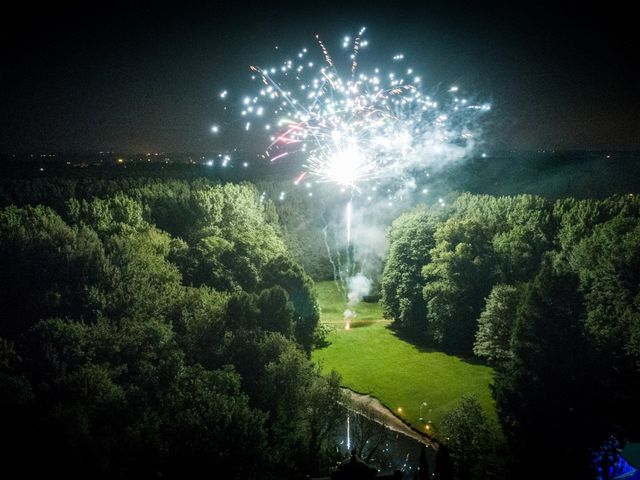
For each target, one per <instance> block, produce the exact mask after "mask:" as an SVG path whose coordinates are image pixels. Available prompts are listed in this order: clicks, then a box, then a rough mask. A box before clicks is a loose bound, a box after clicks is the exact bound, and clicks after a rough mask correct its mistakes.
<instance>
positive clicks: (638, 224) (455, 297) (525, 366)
mask: <svg viewBox="0 0 640 480" xmlns="http://www.w3.org/2000/svg"><path fill="white" fill-rule="evenodd" d="M389 240H390V249H389V255H388V259H387V262H386V265H385V269H384V273H383V279H382V291H383V300H384V309H385V315H386V316H387V317H388V318H390V319H393V320H394V326H395V327H396V328H397V329H398V330H400V331H401V332H403V333H404V334H406V335H410V336H412V337H413V338H414V339H417V340H419V341H422V342H425V343H427V344H428V345H431V346H434V347H436V348H439V349H444V350H447V351H450V352H453V353H457V354H461V355H464V356H472V355H474V354H475V355H476V356H477V357H480V358H481V359H483V360H485V361H486V362H488V363H489V364H490V365H492V366H493V367H494V368H495V370H496V377H495V384H494V385H493V395H494V398H495V400H496V405H497V409H498V416H499V420H500V423H501V426H502V430H503V432H504V436H505V438H506V440H507V444H508V448H509V453H510V455H509V458H510V462H511V464H510V465H509V468H510V476H513V477H514V478H516V477H517V478H529V477H531V478H540V476H544V477H545V478H590V477H591V476H592V475H593V470H592V465H591V464H592V461H591V460H592V457H591V453H590V452H592V451H593V449H596V448H597V447H598V446H599V445H601V444H602V443H603V442H604V441H605V440H606V438H608V436H609V435H612V434H615V435H618V436H619V437H620V438H621V439H625V438H628V437H627V436H631V437H632V438H633V437H634V436H637V435H638V434H639V433H640V413H639V411H638V408H637V406H638V405H640V389H638V388H637V386H638V385H639V384H640V200H639V199H638V197H637V196H634V195H626V196H616V197H610V198H607V199H604V200H599V201H598V200H575V199H572V198H567V199H562V200H558V201H556V202H554V203H551V202H549V201H546V200H544V199H543V198H540V197H535V196H529V195H521V196H514V197H492V196H474V195H469V194H465V195H462V196H460V197H459V198H458V199H457V200H456V201H455V202H454V204H453V205H452V206H451V208H450V209H448V210H446V211H443V210H439V211H434V210H432V209H429V208H427V207H419V208H416V209H414V210H413V211H411V212H409V213H406V214H404V215H403V216H401V217H400V218H398V219H397V220H396V221H395V222H394V224H393V226H392V228H391V230H390V232H389ZM425 374H428V373H427V372H425ZM551 465H555V466H557V467H554V468H552V467H551ZM535 466H540V468H542V469H544V473H541V471H540V469H536V468H533V467H535Z"/></svg>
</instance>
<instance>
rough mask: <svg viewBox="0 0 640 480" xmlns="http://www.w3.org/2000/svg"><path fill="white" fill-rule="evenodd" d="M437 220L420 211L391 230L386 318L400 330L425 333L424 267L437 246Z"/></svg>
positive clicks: (384, 294) (385, 289) (385, 277)
mask: <svg viewBox="0 0 640 480" xmlns="http://www.w3.org/2000/svg"><path fill="white" fill-rule="evenodd" d="M436 225H437V217H436V216H435V215H434V214H433V212H431V211H430V210H428V209H426V208H424V207H421V208H417V209H415V210H414V211H412V212H409V213H405V214H403V215H402V216H400V217H399V218H398V219H396V220H395V221H394V222H393V225H392V226H391V229H390V230H389V234H388V239H389V253H388V255H387V259H386V261H385V265H384V271H383V274H382V281H381V291H382V303H383V309H384V310H383V312H384V316H385V318H390V319H392V320H393V321H394V325H395V326H397V327H399V328H400V329H403V330H407V331H413V332H414V334H418V335H420V336H422V335H424V333H425V317H426V303H425V300H424V297H423V295H422V289H423V287H424V283H425V281H424V277H423V276H422V267H423V266H424V265H426V264H428V263H429V262H430V259H431V255H430V251H431V249H433V247H434V246H435V239H434V234H435V231H436Z"/></svg>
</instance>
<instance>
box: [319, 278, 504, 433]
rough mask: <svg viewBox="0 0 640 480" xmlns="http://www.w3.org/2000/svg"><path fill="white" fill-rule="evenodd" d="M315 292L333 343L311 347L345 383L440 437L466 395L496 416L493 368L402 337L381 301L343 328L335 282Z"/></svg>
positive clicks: (342, 303)
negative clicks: (446, 420) (442, 423)
mask: <svg viewBox="0 0 640 480" xmlns="http://www.w3.org/2000/svg"><path fill="white" fill-rule="evenodd" d="M316 291H317V293H318V300H319V303H320V307H321V321H323V322H325V323H328V324H330V325H332V326H333V330H332V331H331V333H330V334H329V335H328V338H327V340H328V341H329V342H330V345H329V346H328V347H325V348H321V349H317V350H315V351H314V352H313V360H314V361H315V362H316V363H317V364H318V365H319V366H320V368H321V369H322V371H323V372H324V373H328V372H330V371H331V370H336V371H337V372H338V373H340V375H341V376H342V383H343V385H344V386H346V387H349V388H351V389H352V390H355V391H357V392H360V393H368V394H370V395H372V396H374V397H376V398H378V399H379V400H380V402H382V403H383V404H384V405H385V406H387V407H388V408H390V409H391V410H393V411H395V412H397V414H398V416H400V417H401V418H403V419H404V420H405V421H406V422H408V423H409V424H411V425H412V426H413V427H414V428H416V429H418V430H423V429H424V427H425V422H426V421H429V420H431V421H432V422H433V426H434V427H435V428H432V429H431V433H432V434H435V435H436V436H437V434H438V425H439V422H440V420H441V419H442V416H443V415H444V414H445V413H446V412H447V411H448V410H450V409H451V408H453V407H454V406H456V405H457V403H458V401H459V400H460V398H461V397H462V396H463V395H465V394H473V395H476V396H477V398H478V400H479V401H480V403H481V404H482V406H483V408H484V410H485V412H487V414H488V416H489V418H491V419H493V420H495V419H496V413H495V406H494V402H493V399H492V398H491V392H490V389H489V384H490V383H491V381H492V379H493V370H492V369H491V368H489V367H487V366H484V365H478V364H473V363H470V362H468V361H465V360H464V359H461V358H459V357H455V356H452V355H447V354H445V353H442V352H437V351H427V350H423V349H421V348H419V347H416V346H415V345H413V344H410V343H407V342H405V341H403V340H401V339H400V338H398V337H397V336H396V335H395V334H394V332H393V331H392V330H390V329H389V328H387V327H388V325H389V321H386V320H383V319H382V307H381V305H379V304H369V303H363V302H361V303H360V304H358V305H356V307H355V310H356V312H357V317H356V319H355V321H353V322H352V323H351V328H350V329H349V330H345V329H344V322H343V319H342V313H343V312H344V310H345V308H346V306H345V301H344V300H343V298H342V296H341V295H340V294H339V292H338V291H337V289H336V286H335V284H334V283H333V282H319V283H317V284H316ZM423 403H426V404H427V406H423V405H422V404H423ZM398 408H401V409H402V410H401V411H400V412H399V413H398ZM421 417H422V418H423V420H420V418H421Z"/></svg>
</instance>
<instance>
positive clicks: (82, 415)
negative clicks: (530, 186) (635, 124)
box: [0, 176, 640, 478]
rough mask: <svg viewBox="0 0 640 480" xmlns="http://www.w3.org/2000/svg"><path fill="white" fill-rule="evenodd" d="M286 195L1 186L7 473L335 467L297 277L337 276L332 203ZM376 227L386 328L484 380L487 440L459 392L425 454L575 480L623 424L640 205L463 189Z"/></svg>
mask: <svg viewBox="0 0 640 480" xmlns="http://www.w3.org/2000/svg"><path fill="white" fill-rule="evenodd" d="M280 188H282V187H281V184H280V183H278V182H277V181H271V180H270V181H265V182H263V183H261V184H260V183H259V184H257V185H255V184H249V183H240V184H238V183H216V182H213V181H210V180H204V179H196V180H172V179H161V178H144V177H137V176H131V177H126V176H125V177H122V178H114V179H110V180H108V179H95V178H81V179H69V178H50V179H46V178H40V179H37V178H36V179H25V180H15V179H14V180H7V181H4V182H2V183H1V184H0V272H1V273H0V305H2V321H1V322H0V391H2V396H1V397H0V431H1V432H2V434H1V435H0V436H1V437H2V442H3V445H2V451H3V457H4V458H6V462H5V463H6V465H7V466H6V467H5V468H17V469H18V470H17V471H21V472H24V474H26V475H31V474H41V475H42V474H48V475H53V474H54V473H59V474H63V475H64V476H65V477H67V478H81V477H82V478H87V477H91V478H134V477H135V478H150V477H154V478H157V477H165V478H177V477H180V478H185V477H186V476H187V475H191V476H193V478H211V477H213V478H216V476H218V475H219V473H220V472H222V471H225V472H234V475H235V478H256V477H260V478H285V477H303V476H304V475H306V474H317V473H318V472H320V471H321V465H327V464H328V463H329V462H330V461H331V460H332V459H335V456H336V449H335V445H334V436H333V432H334V430H335V428H336V425H337V422H338V421H340V418H341V414H340V411H341V410H340V409H341V407H340V405H339V402H343V401H344V399H343V398H342V393H341V391H340V388H339V386H340V378H339V377H338V376H337V374H333V375H330V376H329V377H321V376H320V375H319V374H318V370H317V367H315V366H314V365H313V364H312V363H311V362H310V360H309V353H310V351H311V350H312V349H313V347H314V345H318V344H321V343H322V342H323V328H322V326H321V325H320V324H319V311H318V305H317V302H316V299H315V294H314V291H313V281H312V279H311V278H312V277H313V278H315V279H326V278H330V277H331V276H332V270H331V265H330V264H329V262H328V261H327V258H326V250H325V244H324V241H323V226H326V222H327V219H326V218H322V217H323V214H324V212H325V211H326V210H327V209H326V208H325V207H326V206H324V205H321V204H319V203H318V202H316V201H314V200H312V199H309V198H308V197H305V196H304V195H298V196H295V195H292V196H291V197H290V199H289V201H287V202H282V203H274V202H271V201H270V200H269V198H275V196H276V195H275V194H273V193H274V192H277V191H279V189H280ZM264 192H270V193H271V194H270V195H266V196H265V194H264ZM325 233H326V232H325ZM387 235H388V241H389V248H388V253H387V256H386V260H385V263H384V269H383V271H382V272H381V278H380V279H379V282H377V283H379V284H380V290H381V295H382V302H383V306H384V312H385V316H386V317H387V318H389V319H391V320H393V323H392V326H393V328H394V329H395V330H396V331H397V333H398V335H401V336H402V337H403V338H406V339H407V340H408V341H411V342H413V343H416V344H418V345H420V346H423V347H427V348H435V349H438V350H442V351H445V352H448V353H452V354H455V355H460V356H462V357H465V358H473V359H474V361H481V362H486V363H487V364H489V365H491V366H492V367H493V368H494V369H495V372H496V376H495V382H494V385H493V395H494V398H495V401H496V405H497V410H498V418H499V421H500V427H501V431H502V433H501V434H499V435H497V436H496V435H492V434H490V432H488V430H487V428H486V427H487V426H486V419H485V418H483V416H482V413H481V412H480V411H479V410H478V406H477V404H476V403H474V400H473V399H472V398H467V399H464V400H463V402H462V403H461V405H460V407H459V408H458V409H457V410H455V411H453V412H451V414H450V415H449V416H448V417H447V422H446V423H447V424H446V425H444V426H443V428H444V430H446V431H447V432H448V434H449V435H448V437H447V439H446V440H445V439H443V441H446V442H447V443H448V447H445V448H441V449H440V451H439V453H438V455H439V456H440V457H442V456H443V455H445V454H446V455H448V452H449V450H450V449H451V453H452V456H453V458H454V460H455V461H456V464H457V466H456V469H455V472H456V475H457V476H458V477H459V478H485V477H487V476H489V474H490V476H492V477H494V478H529V477H531V478H540V477H541V476H542V477H544V478H553V477H563V478H592V477H593V473H594V472H593V466H592V464H593V461H592V460H593V458H595V457H594V452H596V451H597V449H598V448H599V447H600V446H601V445H603V444H605V442H606V441H607V440H608V439H609V438H610V436H611V435H616V437H617V438H619V439H621V440H625V439H628V438H630V437H633V436H634V435H635V436H637V434H638V432H640V412H639V411H638V409H637V405H638V404H640V390H638V388H637V385H638V384H639V382H640V313H639V312H640V200H638V197H637V196H634V195H624V196H612V197H609V198H606V199H602V200H577V199H574V198H561V199H557V200H553V201H552V200H548V199H546V198H543V197H539V196H534V195H517V196H503V197H495V196H488V195H471V194H462V195H459V196H457V198H455V200H454V201H453V202H448V204H447V207H446V208H442V207H440V206H439V207H438V208H434V207H427V206H424V205H422V206H418V207H415V208H413V209H411V210H410V211H407V212H405V213H404V214H402V215H400V216H399V217H398V218H397V219H396V220H395V221H393V223H392V225H391V226H390V228H389V230H388V232H387ZM425 374H427V373H426V372H425ZM603 461H604V460H603ZM446 464H447V463H446V462H445V461H443V462H441V466H440V467H438V466H437V465H436V473H437V472H438V468H440V469H441V470H440V478H450V475H453V471H449V470H446V472H445V473H443V472H444V470H442V468H444V467H442V465H446ZM552 465H557V466H556V467H552ZM541 471H545V472H546V473H542V474H541Z"/></svg>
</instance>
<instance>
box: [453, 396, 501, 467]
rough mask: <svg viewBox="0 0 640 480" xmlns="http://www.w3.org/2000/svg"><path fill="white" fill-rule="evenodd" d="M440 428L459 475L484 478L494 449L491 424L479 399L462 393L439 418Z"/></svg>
mask: <svg viewBox="0 0 640 480" xmlns="http://www.w3.org/2000/svg"><path fill="white" fill-rule="evenodd" d="M441 431H442V434H443V436H444V437H445V438H446V439H447V446H448V447H449V448H451V450H452V451H453V453H454V454H455V457H456V466H457V470H458V477H459V478H462V479H472V478H478V479H480V478H486V475H487V472H488V471H489V470H490V469H491V467H490V464H491V457H492V455H493V449H494V448H495V438H494V433H493V427H492V426H491V424H490V423H489V420H488V419H487V417H486V415H485V414H484V412H483V411H482V406H481V405H480V403H479V402H478V399H477V398H475V397H473V396H465V397H463V398H462V400H461V401H460V403H459V404H458V405H457V406H456V407H455V408H454V409H452V410H450V411H449V412H447V413H446V414H445V415H444V417H443V418H442V422H441Z"/></svg>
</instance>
